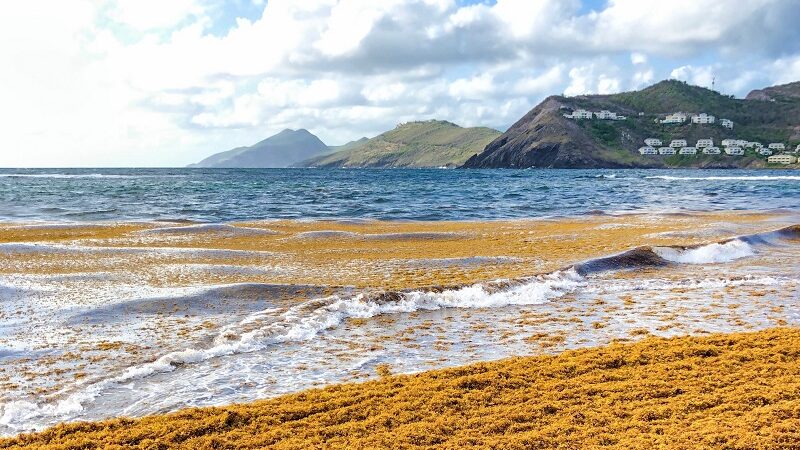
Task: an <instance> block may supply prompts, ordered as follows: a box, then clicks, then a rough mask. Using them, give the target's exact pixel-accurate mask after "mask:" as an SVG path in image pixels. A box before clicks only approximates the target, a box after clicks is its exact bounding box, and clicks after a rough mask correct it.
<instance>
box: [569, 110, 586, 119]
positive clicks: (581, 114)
mask: <svg viewBox="0 0 800 450" xmlns="http://www.w3.org/2000/svg"><path fill="white" fill-rule="evenodd" d="M564 117H566V118H567V119H591V118H592V112H591V111H587V110H585V109H576V110H575V111H572V114H564Z"/></svg>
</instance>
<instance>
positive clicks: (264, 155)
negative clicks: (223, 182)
mask: <svg viewBox="0 0 800 450" xmlns="http://www.w3.org/2000/svg"><path fill="white" fill-rule="evenodd" d="M329 151H330V150H329V149H328V146H326V145H325V144H324V143H323V142H322V141H321V140H319V138H318V137H316V136H314V135H313V134H311V133H310V132H309V131H308V130H304V129H300V130H288V129H287V130H283V131H281V132H280V133H278V134H276V135H274V136H271V137H268V138H266V139H264V140H263V141H261V142H259V143H257V144H255V145H252V146H250V147H238V148H235V149H233V150H228V151H225V152H221V153H217V154H214V155H211V156H209V157H208V158H206V159H204V160H202V161H200V162H199V163H197V164H192V165H190V166H189V167H289V166H291V165H293V164H296V163H298V162H300V161H303V160H305V159H308V158H311V157H314V156H318V155H322V154H325V153H328V152H329Z"/></svg>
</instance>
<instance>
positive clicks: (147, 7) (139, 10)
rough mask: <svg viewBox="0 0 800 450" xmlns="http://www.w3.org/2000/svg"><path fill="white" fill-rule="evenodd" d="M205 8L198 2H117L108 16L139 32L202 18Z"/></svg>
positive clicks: (132, 0) (133, 0) (141, 0)
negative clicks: (189, 19)
mask: <svg viewBox="0 0 800 450" xmlns="http://www.w3.org/2000/svg"><path fill="white" fill-rule="evenodd" d="M204 11H205V8H204V7H203V6H202V5H201V4H200V3H198V2H197V1H196V0H169V1H163V0H116V1H115V2H114V3H113V4H112V6H111V7H110V11H109V12H108V16H109V17H110V18H111V19H112V20H115V21H117V22H119V23H121V24H124V25H126V26H129V27H131V28H134V29H136V30H139V31H147V30H152V29H161V28H168V27H172V26H175V25H177V24H179V23H180V22H182V21H184V20H186V19H187V18H189V17H191V16H201V15H202V14H203V13H204Z"/></svg>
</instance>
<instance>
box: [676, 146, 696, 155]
mask: <svg viewBox="0 0 800 450" xmlns="http://www.w3.org/2000/svg"><path fill="white" fill-rule="evenodd" d="M678 154H681V155H696V154H697V147H683V148H682V149H680V151H679V152H678Z"/></svg>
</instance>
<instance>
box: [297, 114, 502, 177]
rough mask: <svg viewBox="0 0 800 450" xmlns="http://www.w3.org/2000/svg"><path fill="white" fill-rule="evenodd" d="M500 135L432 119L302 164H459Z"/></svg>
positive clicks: (369, 165) (317, 165) (350, 144)
mask: <svg viewBox="0 0 800 450" xmlns="http://www.w3.org/2000/svg"><path fill="white" fill-rule="evenodd" d="M499 135H500V132H499V131H497V130H492V129H491V128H462V127H460V126H458V125H456V124H453V123H450V122H445V121H439V120H430V121H424V122H409V123H405V124H401V125H398V126H397V127H396V128H395V129H393V130H390V131H387V132H385V133H383V134H381V135H379V136H376V137H374V138H372V139H366V140H365V139H362V140H359V141H354V142H351V143H348V144H345V146H342V147H343V148H342V149H340V150H339V151H337V152H335V153H332V154H329V155H323V156H320V157H316V158H313V159H310V160H307V161H303V162H302V163H300V164H299V165H300V166H304V167H442V166H447V167H456V166H459V165H461V164H463V163H464V161H466V160H467V158H469V157H470V156H472V155H474V154H475V153H477V152H479V151H480V150H482V149H483V148H484V147H485V146H486V144H488V143H489V142H491V141H492V140H493V139H494V138H496V137H497V136H499Z"/></svg>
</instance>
